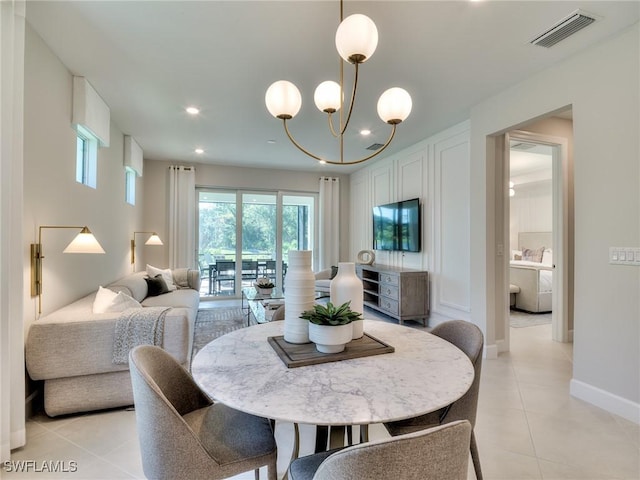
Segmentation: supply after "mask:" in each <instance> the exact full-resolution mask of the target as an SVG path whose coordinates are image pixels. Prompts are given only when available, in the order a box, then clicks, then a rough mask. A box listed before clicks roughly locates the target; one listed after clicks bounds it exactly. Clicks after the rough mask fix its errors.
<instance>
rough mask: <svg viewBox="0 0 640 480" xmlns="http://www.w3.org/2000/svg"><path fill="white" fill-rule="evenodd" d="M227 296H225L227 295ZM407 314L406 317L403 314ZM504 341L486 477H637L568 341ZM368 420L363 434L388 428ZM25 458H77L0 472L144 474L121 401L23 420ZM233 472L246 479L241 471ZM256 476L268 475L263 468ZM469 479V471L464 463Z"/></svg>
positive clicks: (483, 451) (306, 440)
mask: <svg viewBox="0 0 640 480" xmlns="http://www.w3.org/2000/svg"><path fill="white" fill-rule="evenodd" d="M225 303H226V302H225ZM410 323H411V322H410ZM511 344H512V351H511V352H510V353H508V354H503V355H500V357H499V358H498V359H496V360H485V361H484V364H483V369H482V380H481V387H480V400H479V405H478V419H477V424H476V435H477V439H478V446H479V451H480V458H481V462H482V468H483V473H484V478H485V479H487V480H498V479H505V480H524V479H545V480H546V479H573V480H608V479H629V480H637V479H638V478H640V461H639V458H640V431H639V427H638V425H635V424H633V423H631V422H628V421H626V420H624V419H622V418H620V417H617V416H615V415H612V414H609V413H607V412H605V411H603V410H600V409H598V408H596V407H593V406H591V405H589V404H587V403H585V402H582V401H580V400H577V399H575V398H572V397H571V396H570V395H569V380H570V379H571V372H572V345H571V344H560V343H556V342H553V341H551V326H550V325H541V326H535V327H527V328H512V329H511ZM292 432H293V428H292V426H291V425H290V424H278V425H277V427H276V438H277V441H278V448H279V453H280V455H279V457H280V458H279V461H278V467H279V470H280V473H283V472H284V471H285V469H286V465H287V461H288V456H289V455H290V451H291V442H292ZM387 435H388V434H387V433H386V431H385V429H384V427H382V426H381V425H372V426H371V429H370V437H371V438H382V437H385V436H387ZM312 448H313V430H312V429H311V428H308V427H305V426H302V428H301V454H306V453H309V452H310V451H311V449H312ZM21 460H33V461H35V465H36V466H37V467H38V468H39V470H42V469H43V468H42V467H43V466H44V465H45V464H44V462H50V463H49V465H51V462H55V461H58V460H61V461H64V462H65V463H64V464H61V466H62V467H66V469H67V470H69V469H70V466H71V464H70V462H71V461H74V462H76V465H77V471H76V472H75V473H70V472H63V473H49V472H39V473H35V472H33V467H32V468H31V471H30V472H28V473H18V472H6V471H4V470H3V469H2V468H1V467H0V476H1V477H3V478H5V477H6V478H21V479H26V478H36V479H43V478H58V479H60V478H65V479H66V478H70V479H100V478H108V479H130V478H144V474H143V472H142V466H141V461H140V450H139V446H138V440H137V437H136V426H135V412H134V411H133V410H131V409H120V410H114V411H107V412H99V413H92V414H83V415H74V416H68V417H65V418H56V419H51V418H48V417H46V416H44V415H39V416H37V417H35V418H33V419H31V420H29V422H28V423H27V445H26V446H25V447H24V448H21V449H17V450H15V451H14V452H12V461H13V462H14V463H13V465H14V466H17V462H18V461H21ZM234 478H236V479H252V478H253V473H251V472H249V473H246V474H243V475H239V476H238V477H234ZM262 478H266V474H265V472H262ZM468 479H469V480H472V479H475V475H474V473H473V468H472V467H471V466H470V469H469V475H468Z"/></svg>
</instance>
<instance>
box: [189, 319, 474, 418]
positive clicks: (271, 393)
mask: <svg viewBox="0 0 640 480" xmlns="http://www.w3.org/2000/svg"><path fill="white" fill-rule="evenodd" d="M364 322H365V323H364V331H365V333H367V334H369V335H371V336H373V337H375V338H377V339H379V340H381V341H383V342H385V343H387V344H389V345H391V346H393V347H394V348H395V351H394V352H392V353H385V354H381V355H373V356H368V357H362V358H355V359H350V360H342V361H337V362H329V363H323V364H318V365H309V366H303V367H296V368H287V366H286V365H285V364H284V362H283V361H282V360H281V359H280V357H279V356H278V354H277V353H276V352H275V351H274V349H273V347H272V346H271V345H270V344H269V342H268V341H267V338H268V337H271V336H278V335H282V331H283V324H284V322H271V323H266V324H261V325H255V326H252V327H247V328H242V329H240V330H236V331H233V332H231V333H228V334H226V335H223V336H221V337H219V338H217V339H215V340H213V341H212V342H210V343H209V344H207V345H206V346H205V347H204V348H203V349H202V350H200V351H199V352H198V353H197V354H196V356H195V359H194V360H193V364H192V366H191V370H192V374H193V377H194V379H195V380H196V382H197V383H198V384H199V385H200V386H201V388H202V389H203V390H204V391H206V392H207V393H208V394H209V395H210V396H211V397H212V398H213V399H214V400H215V401H218V402H222V403H224V404H226V405H228V406H230V407H232V408H235V409H237V410H241V411H243V412H247V413H252V414H254V415H259V416H262V417H266V418H270V419H273V420H280V421H286V422H293V423H302V424H312V425H368V424H373V423H380V422H389V421H394V420H401V419H404V418H410V417H415V416H418V415H422V414H425V413H429V412H432V411H434V410H437V409H439V408H442V407H444V406H446V405H449V404H450V403H451V402H453V401H455V400H457V399H458V398H460V397H461V396H462V395H463V394H464V393H465V392H466V391H467V390H468V389H469V387H470V386H471V383H472V382H473V377H474V370H473V366H472V364H471V362H470V361H469V358H468V357H467V356H466V355H465V354H464V353H463V352H462V351H461V350H459V349H458V348H456V347H455V346H454V345H452V344H451V343H449V342H447V341H445V340H443V339H441V338H439V337H436V336H435V335H431V334H430V333H427V332H426V331H424V330H419V329H415V328H410V327H405V326H400V325H396V324H391V323H386V322H382V321H378V320H364Z"/></svg>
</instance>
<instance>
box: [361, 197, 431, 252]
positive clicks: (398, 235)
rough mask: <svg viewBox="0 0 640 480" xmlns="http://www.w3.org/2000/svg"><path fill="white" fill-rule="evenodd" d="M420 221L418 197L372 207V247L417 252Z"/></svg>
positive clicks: (419, 241)
mask: <svg viewBox="0 0 640 480" xmlns="http://www.w3.org/2000/svg"><path fill="white" fill-rule="evenodd" d="M421 223H422V222H421V215H420V199H418V198H413V199H411V200H404V201H402V202H395V203H388V204H385V205H378V206H377V207H373V249H374V250H390V251H398V252H419V251H420V247H421V232H422V225H421Z"/></svg>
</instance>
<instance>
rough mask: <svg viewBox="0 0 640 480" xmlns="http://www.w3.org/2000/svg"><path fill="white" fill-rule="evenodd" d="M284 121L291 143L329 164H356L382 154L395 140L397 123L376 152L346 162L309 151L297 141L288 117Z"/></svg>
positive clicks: (392, 125)
mask: <svg viewBox="0 0 640 480" xmlns="http://www.w3.org/2000/svg"><path fill="white" fill-rule="evenodd" d="M282 123H283V124H284V131H285V132H286V133H287V137H289V140H291V143H293V144H294V145H295V146H296V148H297V149H298V150H300V151H301V152H302V153H304V154H305V155H308V156H310V157H311V158H315V159H316V160H318V161H319V162H323V163H328V164H329V165H356V164H358V163H362V162H366V161H367V160H369V159H371V158H373V157H375V156H376V155H379V154H381V153H382V152H383V151H384V150H385V149H386V148H387V147H388V146H389V144H390V143H391V141H392V140H393V137H394V135H395V134H396V124H391V134H390V135H389V138H388V139H387V141H386V142H385V144H384V145H383V146H382V147H380V148H379V149H378V150H376V151H375V152H374V153H372V154H371V155H369V156H366V157H364V158H361V159H359V160H353V161H349V162H345V161H344V159H340V161H335V160H326V159H324V158H322V157H319V156H317V155H314V154H313V153H311V152H309V151H308V150H306V149H305V148H304V147H303V146H301V145H300V144H299V143H298V142H296V141H295V139H294V138H293V136H292V135H291V133H290V132H289V127H288V126H287V119H286V118H283V119H282Z"/></svg>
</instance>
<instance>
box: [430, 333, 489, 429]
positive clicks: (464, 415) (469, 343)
mask: <svg viewBox="0 0 640 480" xmlns="http://www.w3.org/2000/svg"><path fill="white" fill-rule="evenodd" d="M431 333H432V334H433V335H436V336H438V337H440V338H442V339H444V340H446V341H448V342H449V343H452V344H453V345H455V346H456V347H458V348H459V349H460V350H462V351H463V352H464V353H465V354H466V355H467V357H469V360H471V363H472V365H473V369H474V373H475V377H474V379H473V383H472V384H471V386H470V387H469V390H467V393H465V394H464V395H463V396H462V397H461V398H459V399H458V400H456V401H455V402H453V403H452V404H451V405H450V406H449V407H448V408H447V409H446V410H445V412H444V414H443V416H442V417H441V419H440V423H444V422H450V421H454V420H463V419H466V420H469V422H471V425H472V426H474V425H475V423H476V412H477V409H478V392H479V389H480V374H481V370H482V351H483V347H484V336H483V334H482V330H480V329H479V328H478V326H477V325H475V324H473V323H471V322H466V321H464V320H450V321H447V322H443V323H440V324H439V325H436V326H435V327H434V328H433V330H431Z"/></svg>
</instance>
